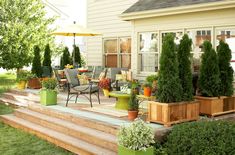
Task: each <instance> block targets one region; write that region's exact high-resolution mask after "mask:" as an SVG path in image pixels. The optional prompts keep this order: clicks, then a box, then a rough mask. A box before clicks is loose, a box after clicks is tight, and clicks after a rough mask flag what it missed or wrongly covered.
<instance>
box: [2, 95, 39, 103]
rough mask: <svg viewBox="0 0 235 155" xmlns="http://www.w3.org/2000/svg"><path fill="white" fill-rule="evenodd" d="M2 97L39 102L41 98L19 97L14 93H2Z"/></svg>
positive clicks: (18, 100)
mask: <svg viewBox="0 0 235 155" xmlns="http://www.w3.org/2000/svg"><path fill="white" fill-rule="evenodd" d="M2 98H5V99H8V100H13V101H17V102H31V103H39V98H36V99H35V98H32V97H28V96H25V97H20V98H17V96H13V95H10V94H2Z"/></svg>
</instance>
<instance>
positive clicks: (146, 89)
mask: <svg viewBox="0 0 235 155" xmlns="http://www.w3.org/2000/svg"><path fill="white" fill-rule="evenodd" d="M151 93H152V83H150V82H145V83H144V96H148V97H149V96H151Z"/></svg>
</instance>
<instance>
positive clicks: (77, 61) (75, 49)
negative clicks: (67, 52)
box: [72, 45, 82, 67]
mask: <svg viewBox="0 0 235 155" xmlns="http://www.w3.org/2000/svg"><path fill="white" fill-rule="evenodd" d="M72 58H74V62H75V64H74V65H78V66H79V67H81V66H82V64H81V54H80V49H79V47H78V46H76V45H73V53H72Z"/></svg>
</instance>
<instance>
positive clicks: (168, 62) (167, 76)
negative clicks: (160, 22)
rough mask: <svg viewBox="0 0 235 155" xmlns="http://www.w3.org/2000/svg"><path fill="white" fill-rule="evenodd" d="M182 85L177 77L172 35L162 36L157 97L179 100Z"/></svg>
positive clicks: (177, 71)
mask: <svg viewBox="0 0 235 155" xmlns="http://www.w3.org/2000/svg"><path fill="white" fill-rule="evenodd" d="M181 95H182V87H181V84H180V79H179V70H178V61H177V55H176V48H175V43H174V37H173V35H172V34H168V35H166V36H165V37H164V40H163V45H162V54H161V58H160V70H159V74H158V99H159V101H160V102H164V103H171V102H179V101H181V99H182V98H181Z"/></svg>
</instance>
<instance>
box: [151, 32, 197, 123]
mask: <svg viewBox="0 0 235 155" xmlns="http://www.w3.org/2000/svg"><path fill="white" fill-rule="evenodd" d="M191 45H192V40H191V39H189V37H188V36H187V35H184V36H183V39H182V40H181V41H180V45H179V47H178V50H177V51H178V53H176V47H175V43H174V36H173V35H171V34H168V35H166V36H165V37H164V41H163V47H162V54H161V58H160V70H159V73H158V92H157V102H154V101H150V102H149V104H148V110H149V112H148V120H149V121H150V122H157V123H160V124H164V126H171V125H172V124H175V123H180V122H186V121H192V120H197V119H199V103H198V101H194V100H193V92H192V89H193V88H192V73H191V61H190V51H191ZM179 59H182V60H179Z"/></svg>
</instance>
